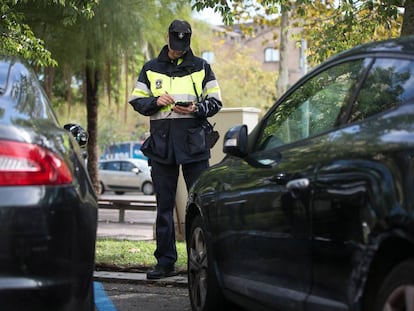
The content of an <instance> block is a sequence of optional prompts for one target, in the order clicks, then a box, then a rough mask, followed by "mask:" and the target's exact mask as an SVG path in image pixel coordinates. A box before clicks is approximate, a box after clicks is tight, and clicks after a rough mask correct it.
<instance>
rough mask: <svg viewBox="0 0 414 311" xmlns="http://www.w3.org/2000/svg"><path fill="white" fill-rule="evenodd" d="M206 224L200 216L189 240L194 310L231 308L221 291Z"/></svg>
mask: <svg viewBox="0 0 414 311" xmlns="http://www.w3.org/2000/svg"><path fill="white" fill-rule="evenodd" d="M209 250H210V246H209V241H208V240H207V236H206V230H205V225H204V223H203V221H202V219H201V217H200V216H196V217H195V218H194V220H193V221H192V224H191V229H190V235H189V239H188V241H187V271H188V291H189V296H190V302H191V308H192V310H193V311H209V310H212V311H213V310H214V311H217V310H229V309H228V308H227V306H225V304H226V303H225V302H226V301H225V299H224V296H223V294H222V293H221V291H220V287H219V285H218V281H217V278H216V274H215V271H214V269H213V265H212V257H211V254H210V253H209Z"/></svg>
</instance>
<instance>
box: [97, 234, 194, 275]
mask: <svg viewBox="0 0 414 311" xmlns="http://www.w3.org/2000/svg"><path fill="white" fill-rule="evenodd" d="M176 246H177V253H178V260H177V263H176V268H177V269H178V270H186V269H187V251H186V244H185V242H177V243H176ZM155 248H156V244H155V241H130V240H111V239H98V240H97V241H96V253H95V254H96V255H95V257H96V259H95V262H96V264H97V265H105V266H108V265H110V266H117V267H124V268H125V267H135V268H136V267H141V268H148V267H153V266H155V264H156V263H157V262H156V260H155V257H154V251H155Z"/></svg>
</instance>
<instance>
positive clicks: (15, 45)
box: [0, 0, 97, 66]
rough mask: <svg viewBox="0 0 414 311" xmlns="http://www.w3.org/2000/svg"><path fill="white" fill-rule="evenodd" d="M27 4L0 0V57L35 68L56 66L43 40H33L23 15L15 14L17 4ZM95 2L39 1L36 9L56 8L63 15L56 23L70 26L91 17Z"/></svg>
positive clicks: (26, 0) (11, 0) (92, 0)
mask: <svg viewBox="0 0 414 311" xmlns="http://www.w3.org/2000/svg"><path fill="white" fill-rule="evenodd" d="M28 2H30V1H28V0H21V1H19V0H0V16H1V18H0V53H1V54H3V55H18V56H21V57H23V58H24V59H27V60H29V61H31V62H32V64H34V65H36V66H49V65H52V66H56V65H57V62H56V61H55V60H54V59H53V57H52V55H51V52H50V51H49V50H47V49H46V48H45V45H44V40H42V39H39V38H38V37H36V36H35V34H34V33H33V31H32V28H31V27H30V26H29V25H28V24H27V23H25V22H24V20H25V15H24V14H23V13H22V12H21V11H20V10H19V4H23V5H25V4H27V3H28ZM96 2H97V0H41V1H37V2H36V3H37V5H42V6H48V5H57V6H59V7H60V8H61V9H62V11H63V13H64V16H63V19H60V20H59V21H58V22H59V23H63V24H72V23H74V22H75V21H76V19H77V18H78V17H79V16H87V17H91V16H92V13H93V7H94V5H95V4H96Z"/></svg>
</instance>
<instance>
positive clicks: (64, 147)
mask: <svg viewBox="0 0 414 311" xmlns="http://www.w3.org/2000/svg"><path fill="white" fill-rule="evenodd" d="M66 128H67V129H65V128H64V127H61V126H60V125H59V123H58V121H57V119H56V117H55V114H54V112H53V110H52V108H51V106H50V103H49V101H48V99H47V97H46V96H45V94H44V91H43V90H42V88H41V86H40V84H39V82H38V80H37V78H36V75H35V74H34V73H33V72H32V71H31V69H30V67H28V66H27V65H26V64H24V63H23V62H21V61H19V60H17V59H14V58H6V57H1V58H0V309H1V310H6V311H8V310H14V311H15V310H19V311H21V310H31V311H32V310H39V311H40V310H42V311H45V310H53V311H57V310H65V311H66V310H67V311H69V310H70V311H73V310H77V311H78V310H88V311H91V310H94V297H93V279H92V278H93V271H94V258H95V239H96V229H97V198H96V194H95V192H94V190H93V187H92V184H91V182H90V179H89V177H88V174H87V171H86V169H85V166H84V158H83V156H82V152H81V146H80V145H84V144H85V143H86V142H87V139H86V138H87V133H86V132H85V131H84V130H83V129H82V128H81V127H80V126H78V125H76V124H70V125H68V126H66ZM73 134H75V135H76V139H75V137H73Z"/></svg>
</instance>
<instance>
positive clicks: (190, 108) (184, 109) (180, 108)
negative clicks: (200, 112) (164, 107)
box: [172, 102, 196, 114]
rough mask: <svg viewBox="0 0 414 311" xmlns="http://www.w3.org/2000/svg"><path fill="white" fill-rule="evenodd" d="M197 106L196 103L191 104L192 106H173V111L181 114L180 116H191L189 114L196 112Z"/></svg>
mask: <svg viewBox="0 0 414 311" xmlns="http://www.w3.org/2000/svg"><path fill="white" fill-rule="evenodd" d="M195 108H196V106H195V104H194V102H192V103H191V105H189V106H187V107H184V106H179V105H174V106H173V109H172V110H173V111H174V112H175V113H179V114H189V113H193V112H194V111H195Z"/></svg>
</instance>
